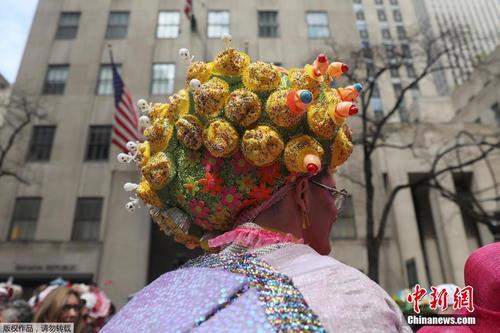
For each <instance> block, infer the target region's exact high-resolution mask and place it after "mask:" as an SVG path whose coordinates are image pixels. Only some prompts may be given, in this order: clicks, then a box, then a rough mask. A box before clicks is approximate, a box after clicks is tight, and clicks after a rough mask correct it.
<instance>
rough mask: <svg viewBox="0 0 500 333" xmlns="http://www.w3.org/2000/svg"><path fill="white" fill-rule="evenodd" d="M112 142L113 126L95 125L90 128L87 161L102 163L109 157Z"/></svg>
mask: <svg viewBox="0 0 500 333" xmlns="http://www.w3.org/2000/svg"><path fill="white" fill-rule="evenodd" d="M110 142H111V126H108V125H95V126H90V129H89V134H88V137H87V151H86V153H85V160H87V161H102V160H107V159H108V156H109V144H110Z"/></svg>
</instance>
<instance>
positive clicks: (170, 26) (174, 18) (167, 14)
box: [156, 11, 180, 38]
mask: <svg viewBox="0 0 500 333" xmlns="http://www.w3.org/2000/svg"><path fill="white" fill-rule="evenodd" d="M179 23H180V14H179V12H177V11H162V12H160V13H159V14H158V28H157V30H156V37H157V38H177V37H178V36H179Z"/></svg>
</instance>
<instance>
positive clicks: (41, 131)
mask: <svg viewBox="0 0 500 333" xmlns="http://www.w3.org/2000/svg"><path fill="white" fill-rule="evenodd" d="M55 130H56V127H55V126H34V127H33V132H32V134H31V140H30V145H29V149H28V155H27V156H26V160H27V161H48V160H49V159H50V154H51V151H52V143H53V140H54V133H55Z"/></svg>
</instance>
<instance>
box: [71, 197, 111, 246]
mask: <svg viewBox="0 0 500 333" xmlns="http://www.w3.org/2000/svg"><path fill="white" fill-rule="evenodd" d="M92 201H93V202H94V203H95V204H97V206H95V207H94V208H96V210H95V211H93V213H94V216H85V215H88V214H89V213H92V211H91V210H90V209H89V206H87V207H82V206H85V205H84V203H85V202H87V203H88V202H92ZM103 204H104V198H103V197H78V198H77V199H76V204H75V213H74V217H73V228H72V230H71V240H72V241H99V239H100V228H101V221H102V213H103V212H102V208H103ZM85 208H86V209H85ZM90 215H93V214H90ZM91 224H94V225H93V226H92V227H93V228H94V229H93V230H92V231H93V232H92V235H91V236H83V235H82V230H84V229H85V227H87V226H88V225H91Z"/></svg>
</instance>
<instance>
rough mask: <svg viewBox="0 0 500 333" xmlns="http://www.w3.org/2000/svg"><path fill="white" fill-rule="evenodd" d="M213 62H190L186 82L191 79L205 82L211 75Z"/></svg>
mask: <svg viewBox="0 0 500 333" xmlns="http://www.w3.org/2000/svg"><path fill="white" fill-rule="evenodd" d="M212 68H213V63H204V62H203V61H195V62H193V63H191V64H190V65H189V67H188V69H187V75H186V84H187V85H189V82H191V80H193V79H197V80H199V81H200V82H201V83H205V82H207V81H208V80H209V79H210V75H212Z"/></svg>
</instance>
